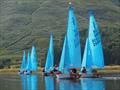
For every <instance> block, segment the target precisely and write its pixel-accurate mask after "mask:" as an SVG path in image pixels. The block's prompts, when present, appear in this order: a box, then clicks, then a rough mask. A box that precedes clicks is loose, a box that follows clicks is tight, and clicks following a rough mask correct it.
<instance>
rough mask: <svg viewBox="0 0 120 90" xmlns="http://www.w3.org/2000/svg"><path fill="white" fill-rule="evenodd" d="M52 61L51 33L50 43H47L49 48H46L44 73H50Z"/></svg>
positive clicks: (51, 36)
mask: <svg viewBox="0 0 120 90" xmlns="http://www.w3.org/2000/svg"><path fill="white" fill-rule="evenodd" d="M53 63H54V49H53V35H52V33H51V34H50V43H49V49H48V53H47V58H46V64H45V72H44V75H49V74H50V71H51V70H52V69H53Z"/></svg>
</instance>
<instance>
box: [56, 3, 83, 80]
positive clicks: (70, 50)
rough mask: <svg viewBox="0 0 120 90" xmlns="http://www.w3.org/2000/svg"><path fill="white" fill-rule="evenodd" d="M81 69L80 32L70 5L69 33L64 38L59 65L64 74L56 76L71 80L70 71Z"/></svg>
mask: <svg viewBox="0 0 120 90" xmlns="http://www.w3.org/2000/svg"><path fill="white" fill-rule="evenodd" d="M80 67H81V49H80V38H79V31H78V26H77V21H76V17H75V15H74V10H73V7H72V5H71V3H70V7H69V12H68V25H67V31H66V35H65V38H64V44H63V50H62V54H61V59H60V64H59V71H60V72H62V74H56V76H57V78H70V77H71V76H70V69H72V68H75V69H77V68H80Z"/></svg>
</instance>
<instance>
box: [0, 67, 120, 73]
mask: <svg viewBox="0 0 120 90" xmlns="http://www.w3.org/2000/svg"><path fill="white" fill-rule="evenodd" d="M41 70H42V68H38V72H41ZM18 71H19V68H9V69H7V68H5V69H0V73H17V72H18ZM98 72H99V73H102V74H107V73H120V65H118V66H105V68H104V69H99V70H98Z"/></svg>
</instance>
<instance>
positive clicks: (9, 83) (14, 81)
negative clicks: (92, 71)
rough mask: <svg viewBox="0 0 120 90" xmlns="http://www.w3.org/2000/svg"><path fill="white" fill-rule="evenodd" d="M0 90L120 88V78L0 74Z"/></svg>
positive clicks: (110, 89) (105, 89)
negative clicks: (75, 78)
mask: <svg viewBox="0 0 120 90" xmlns="http://www.w3.org/2000/svg"><path fill="white" fill-rule="evenodd" d="M0 90H120V79H111V78H109V79H91V78H89V79H87V78H86V79H85V78H84V79H80V80H57V79H56V78H53V77H43V76H42V75H40V74H38V75H28V76H22V75H21V76H20V75H16V74H0Z"/></svg>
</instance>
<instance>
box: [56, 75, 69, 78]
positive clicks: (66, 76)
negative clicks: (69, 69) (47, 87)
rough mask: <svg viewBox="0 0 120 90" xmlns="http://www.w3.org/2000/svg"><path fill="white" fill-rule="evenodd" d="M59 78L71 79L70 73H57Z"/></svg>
mask: <svg viewBox="0 0 120 90" xmlns="http://www.w3.org/2000/svg"><path fill="white" fill-rule="evenodd" d="M56 77H57V79H70V75H69V74H56Z"/></svg>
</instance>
